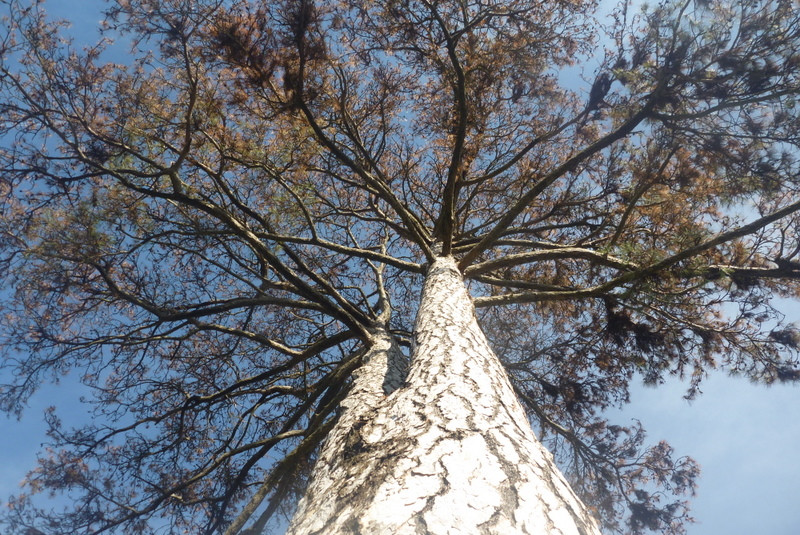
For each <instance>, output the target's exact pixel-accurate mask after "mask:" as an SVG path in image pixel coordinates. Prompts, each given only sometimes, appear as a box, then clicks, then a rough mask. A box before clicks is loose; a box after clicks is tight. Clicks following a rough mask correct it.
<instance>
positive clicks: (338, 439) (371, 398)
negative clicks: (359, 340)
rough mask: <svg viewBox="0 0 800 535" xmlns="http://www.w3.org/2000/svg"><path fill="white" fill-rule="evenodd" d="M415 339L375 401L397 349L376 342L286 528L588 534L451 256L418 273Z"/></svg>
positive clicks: (297, 534) (590, 525)
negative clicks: (400, 381) (420, 289)
mask: <svg viewBox="0 0 800 535" xmlns="http://www.w3.org/2000/svg"><path fill="white" fill-rule="evenodd" d="M415 342H416V344H415V349H414V353H413V357H412V364H411V369H410V371H409V376H408V379H407V381H406V384H405V385H404V386H403V387H402V388H399V389H397V390H394V391H393V392H391V393H389V394H388V395H387V396H385V397H383V396H382V395H381V394H382V392H381V390H383V389H384V388H385V386H384V385H387V384H388V385H389V387H390V389H391V387H392V386H394V385H395V384H396V378H395V377H396V376H395V375H394V374H393V372H392V373H389V374H387V375H386V378H385V379H384V378H383V377H376V376H374V373H375V372H376V370H379V369H381V368H383V369H386V365H385V362H386V360H389V361H392V360H393V358H392V357H391V355H392V354H393V353H394V352H398V351H399V350H398V349H397V348H396V346H394V345H392V344H391V343H390V341H389V340H388V339H387V338H386V337H385V336H382V337H378V338H377V340H376V344H375V346H374V349H373V354H374V355H375V356H374V357H372V358H371V359H370V360H369V361H368V363H367V370H366V371H365V372H362V375H360V376H359V377H358V378H357V379H356V382H355V387H354V390H353V393H352V394H351V395H350V396H349V398H348V399H347V400H346V401H345V402H344V409H343V411H342V415H341V418H340V420H339V422H338V424H337V426H336V428H335V429H334V431H333V432H332V433H331V435H330V438H329V439H328V442H327V443H326V445H325V447H324V449H323V451H322V454H321V455H320V458H319V460H318V461H317V465H316V467H315V469H314V473H313V475H312V481H311V483H310V485H309V488H308V491H307V493H306V496H305V497H304V498H303V500H302V501H301V503H300V506H299V508H298V510H297V513H296V515H295V517H294V520H293V522H292V525H291V527H290V529H289V533H290V534H292V535H301V534H302V535H310V534H322V533H325V534H338V533H341V534H344V533H392V534H404V533H409V534H411V533H414V534H416V533H431V534H444V533H497V534H500V533H503V534H507V533H536V534H545V533H560V534H590V533H599V530H598V528H597V526H596V524H595V523H594V521H593V520H592V518H591V516H590V515H589V513H588V512H587V510H586V508H585V507H584V506H583V504H582V503H581V502H580V501H579V499H578V498H577V497H576V496H575V494H574V493H573V492H572V490H571V489H570V487H569V485H568V484H567V482H566V480H565V479H564V477H563V476H562V475H561V473H560V472H559V470H558V469H557V468H556V466H555V464H554V462H553V457H552V455H551V454H550V453H549V452H547V451H546V450H545V449H544V448H543V447H542V445H541V444H540V443H539V441H538V440H537V439H536V437H535V436H534V435H533V432H532V431H531V427H530V424H529V422H528V420H527V418H526V416H525V412H524V411H523V409H522V407H521V406H520V404H519V402H518V401H517V399H516V396H515V394H514V391H513V389H512V387H511V384H510V383H509V380H508V378H507V376H506V373H505V371H504V369H503V367H502V365H501V364H500V362H499V360H498V359H497V357H496V356H495V354H494V353H493V352H492V350H491V348H490V347H489V344H488V342H487V340H486V337H485V336H484V334H483V332H482V331H481V329H480V327H479V326H478V323H477V320H476V317H475V313H474V308H473V306H472V302H471V300H470V297H469V294H468V293H467V291H466V288H465V286H464V282H463V279H462V277H461V274H460V273H459V271H458V269H457V268H456V264H455V261H454V260H453V258H451V257H442V258H439V259H437V261H436V262H435V263H434V264H433V265H432V267H431V269H430V271H429V273H428V277H427V281H426V283H425V289H424V293H423V297H422V302H421V304H420V309H419V314H418V316H417V321H416V327H415ZM386 355H389V358H388V359H387V358H386ZM376 362H377V363H378V364H377V365H375V366H371V364H373V363H376Z"/></svg>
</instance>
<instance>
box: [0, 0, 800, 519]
mask: <svg viewBox="0 0 800 535" xmlns="http://www.w3.org/2000/svg"><path fill="white" fill-rule="evenodd" d="M102 4H103V2H101V1H99V0H51V1H49V2H47V4H46V5H47V6H48V11H49V12H50V13H51V14H53V15H54V16H58V17H65V18H69V19H71V20H73V21H76V25H75V26H74V27H73V31H74V33H75V35H77V36H79V38H83V39H86V40H89V41H91V40H92V39H93V38H94V36H95V35H96V34H95V33H94V30H93V29H92V28H93V27H94V26H96V23H97V21H98V19H99V15H98V6H101V5H102ZM783 312H784V313H785V314H786V316H787V318H786V319H787V322H793V321H800V305H791V306H787V308H786V309H785V310H783ZM685 388H686V385H685V384H681V383H680V382H679V381H677V380H676V381H673V382H670V383H668V384H666V385H664V386H662V387H659V388H645V387H637V388H635V390H634V392H633V395H632V403H631V404H630V405H629V406H628V407H626V409H625V410H623V411H621V412H620V413H616V414H614V419H615V420H617V421H618V423H625V422H626V421H629V420H630V419H631V418H637V419H639V420H641V421H642V423H643V424H644V427H645V429H647V430H648V437H649V439H650V440H649V441H650V442H656V441H658V440H661V439H666V440H667V441H668V442H670V444H672V445H673V447H674V448H675V450H676V453H677V454H678V455H690V456H692V457H694V458H695V459H696V460H697V461H698V462H699V463H700V465H701V466H702V468H703V474H702V477H701V479H700V485H699V491H698V496H697V497H696V499H695V500H694V501H693V504H694V506H693V514H694V516H695V518H696V519H697V520H698V523H697V524H695V525H692V526H690V527H689V529H688V535H718V534H726V535H754V534H759V535H760V534H764V535H797V534H798V533H800V507H798V498H800V462H798V461H797V459H796V451H797V450H798V445H800V389H799V388H798V387H794V386H786V385H777V386H774V387H771V388H767V387H764V386H761V385H754V384H752V383H750V382H748V381H747V380H745V379H741V378H730V377H727V376H724V375H722V374H717V375H714V376H712V377H711V378H710V379H709V380H708V381H707V382H706V383H705V386H704V387H703V391H704V394H703V395H702V396H700V397H699V398H698V399H696V400H695V401H693V402H691V403H690V402H687V401H685V400H684V399H683V397H682V396H683V393H684V391H685ZM79 395H80V394H79V392H78V390H77V389H76V387H75V385H74V383H73V381H70V380H69V379H67V380H66V381H65V382H64V383H63V384H62V385H58V386H48V387H45V388H44V389H42V390H41V391H40V392H39V393H38V394H37V395H36V396H34V398H33V399H32V402H31V406H30V408H29V410H28V411H27V412H26V413H25V415H24V418H23V420H22V422H16V421H14V420H9V419H6V418H3V417H0V452H2V455H3V457H2V458H3V461H2V463H0V500H3V499H4V498H5V497H7V496H8V495H9V494H11V493H14V492H17V491H18V490H19V487H18V485H19V482H20V481H21V480H22V478H23V477H24V474H25V472H26V471H27V470H28V469H30V468H32V467H33V465H34V463H35V458H36V452H37V451H38V450H39V449H40V445H41V443H43V442H45V437H44V423H43V416H42V412H43V410H44V409H45V408H46V407H47V406H49V405H57V406H59V412H60V413H61V414H62V415H63V416H64V417H65V420H66V421H67V422H69V420H74V421H80V420H81V419H82V418H85V417H86V409H85V408H83V407H81V406H80V405H79V404H77V403H76V401H75V400H76V399H77V398H78V397H79Z"/></svg>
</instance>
